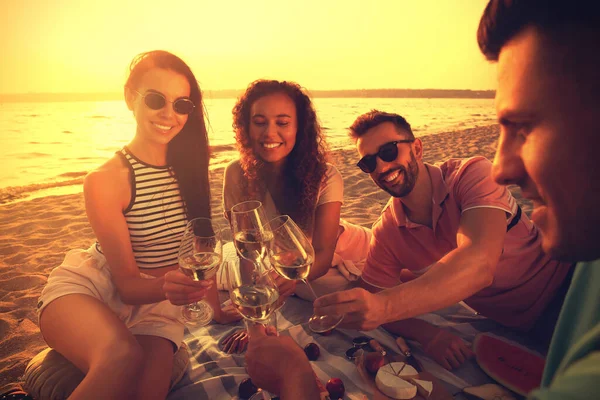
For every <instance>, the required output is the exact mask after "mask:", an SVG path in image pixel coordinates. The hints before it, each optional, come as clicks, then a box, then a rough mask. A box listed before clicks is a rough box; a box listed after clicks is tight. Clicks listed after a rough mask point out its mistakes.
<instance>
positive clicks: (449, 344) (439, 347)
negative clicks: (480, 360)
mask: <svg viewBox="0 0 600 400" xmlns="http://www.w3.org/2000/svg"><path fill="white" fill-rule="evenodd" d="M421 344H422V345H423V350H425V352H426V353H427V354H429V355H430V356H431V357H433V359H434V360H435V361H437V362H438V363H439V364H440V365H441V366H442V367H444V368H446V369H447V370H452V369H454V368H458V367H460V366H461V365H462V364H463V363H464V362H465V360H468V359H470V358H473V355H474V353H473V351H472V350H471V349H470V348H469V346H468V345H467V343H465V342H464V341H463V340H462V339H461V338H460V337H458V336H456V335H455V334H453V333H450V332H448V331H445V330H443V329H439V331H438V332H437V334H435V336H433V337H432V338H431V339H428V340H423V342H422V343H421Z"/></svg>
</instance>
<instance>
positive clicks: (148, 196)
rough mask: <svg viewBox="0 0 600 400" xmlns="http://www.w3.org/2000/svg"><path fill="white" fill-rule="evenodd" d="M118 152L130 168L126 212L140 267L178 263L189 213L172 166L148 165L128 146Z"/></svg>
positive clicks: (135, 254)
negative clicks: (186, 210)
mask: <svg viewBox="0 0 600 400" xmlns="http://www.w3.org/2000/svg"><path fill="white" fill-rule="evenodd" d="M117 154H118V155H120V156H121V157H122V158H123V159H124V160H125V161H127V163H128V164H129V167H130V168H131V179H132V182H131V202H130V203H129V205H128V206H127V208H126V209H125V211H124V212H123V215H125V220H126V221H127V226H128V227H129V236H130V239H131V247H132V249H133V255H134V257H135V261H136V262H137V265H138V267H140V268H160V267H166V266H169V265H174V264H177V262H178V260H177V253H178V250H179V243H180V241H181V237H182V236H183V231H184V229H185V225H186V223H187V216H186V212H185V206H184V203H183V199H182V198H181V193H180V192H179V185H178V183H177V179H176V178H175V175H174V174H173V171H172V169H171V167H169V166H164V167H156V166H153V165H149V164H146V163H144V162H143V161H141V160H140V159H138V158H137V157H136V156H135V155H133V154H132V153H131V152H130V151H129V149H128V148H127V147H124V148H123V149H121V151H119V152H117Z"/></svg>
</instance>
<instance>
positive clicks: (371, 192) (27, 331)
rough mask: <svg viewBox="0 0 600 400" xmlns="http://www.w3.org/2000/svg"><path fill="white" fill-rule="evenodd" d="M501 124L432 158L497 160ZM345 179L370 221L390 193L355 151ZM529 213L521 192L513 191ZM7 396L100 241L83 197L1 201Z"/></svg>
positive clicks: (445, 137) (452, 135)
mask: <svg viewBox="0 0 600 400" xmlns="http://www.w3.org/2000/svg"><path fill="white" fill-rule="evenodd" d="M497 136H498V126H497V125H492V126H487V127H478V128H473V129H467V130H462V131H456V132H447V133H441V134H436V135H429V136H424V137H422V138H421V139H422V140H423V143H424V148H425V155H424V158H425V161H426V162H429V163H435V162H439V161H443V160H446V159H448V158H451V157H470V156H475V155H483V156H485V157H488V158H489V159H490V160H491V159H492V158H493V155H494V151H495V147H496V140H497ZM331 159H332V162H333V163H334V164H335V165H336V166H337V167H338V169H339V170H340V172H341V174H342V176H343V177H344V184H345V204H344V206H343V207H342V217H343V218H345V219H347V220H349V221H351V222H354V223H357V224H361V225H364V226H370V225H371V224H372V223H373V222H374V221H375V220H376V218H377V216H378V215H379V213H380V211H381V209H382V207H383V205H385V203H386V202H387V200H388V198H389V195H387V194H386V193H385V192H383V191H382V190H380V189H379V188H378V187H376V186H375V184H374V183H373V182H372V181H371V180H370V178H369V177H368V175H366V174H364V173H362V172H361V171H360V170H359V169H358V168H357V167H356V166H355V163H356V161H357V160H356V159H357V155H356V152H355V151H354V150H342V151H337V152H335V153H332V155H331ZM222 176H223V169H218V170H214V171H212V175H211V184H212V206H213V214H214V215H215V216H216V217H217V216H218V217H219V218H222V217H221V216H222V209H221V190H222ZM511 191H512V192H513V194H514V195H515V197H517V200H518V201H519V203H520V204H521V205H522V206H523V208H524V211H525V212H526V213H528V214H529V213H530V210H531V205H530V204H524V202H523V200H522V198H521V196H520V193H519V192H518V189H514V188H511ZM0 225H1V226H2V230H1V233H0V393H1V392H2V391H4V390H6V389H7V388H8V387H11V386H12V384H13V383H15V382H18V380H19V378H20V376H21V375H22V374H23V371H24V370H25V366H26V365H27V363H28V362H29V360H30V359H31V358H32V357H33V356H34V355H35V354H37V353H38V352H39V351H41V350H42V349H43V348H45V347H46V344H45V343H44V341H43V339H42V336H41V334H40V332H39V329H38V326H37V314H36V311H35V307H36V303H37V299H38V296H39V295H40V293H41V290H42V288H43V287H44V285H45V283H46V280H47V277H48V274H49V273H50V271H51V270H52V269H53V268H54V267H56V266H57V265H59V264H60V263H61V262H62V260H63V257H64V255H65V253H66V252H67V251H68V250H70V249H74V248H87V247H88V246H89V245H90V244H91V243H92V242H93V241H94V234H93V232H92V229H91V228H90V226H89V224H88V222H87V217H86V214H85V209H84V202H83V195H82V194H75V195H66V196H48V197H44V198H38V199H34V200H31V201H24V202H20V203H15V204H9V205H4V206H0Z"/></svg>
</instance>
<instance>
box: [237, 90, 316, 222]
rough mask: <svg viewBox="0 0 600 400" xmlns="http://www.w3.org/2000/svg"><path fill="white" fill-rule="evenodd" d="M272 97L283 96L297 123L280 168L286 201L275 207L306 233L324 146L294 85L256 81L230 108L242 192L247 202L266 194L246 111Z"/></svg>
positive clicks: (262, 165) (304, 95) (307, 104)
mask: <svg viewBox="0 0 600 400" xmlns="http://www.w3.org/2000/svg"><path fill="white" fill-rule="evenodd" d="M274 93H283V94H285V95H287V96H288V97H289V98H290V99H291V100H292V101H293V102H294V104H295V105H296V116H297V119H298V131H297V132H296V144H295V145H294V148H293V149H292V151H291V152H290V154H289V155H288V156H287V159H286V162H285V164H284V167H283V168H284V171H283V175H282V176H283V177H284V178H285V183H284V184H285V190H284V193H285V194H286V201H285V204H276V206H277V209H278V210H279V211H280V212H282V213H284V214H288V215H290V216H291V217H292V218H293V219H294V220H295V221H296V222H297V223H298V224H299V225H300V226H301V227H302V228H303V229H304V230H305V231H308V232H310V231H311V230H312V218H313V214H314V211H315V205H316V201H317V196H318V194H319V189H320V186H321V184H322V181H323V177H324V175H325V172H326V171H327V165H326V162H327V144H326V142H325V139H324V137H323V134H322V133H321V126H320V125H319V121H318V120H317V114H316V112H315V109H314V107H313V105H312V102H311V100H310V97H309V96H308V94H307V93H306V92H305V91H304V90H303V89H302V87H300V85H298V84H297V83H294V82H286V81H282V82H281V81H275V80H262V79H259V80H257V81H254V82H252V83H251V84H250V85H249V86H248V88H247V89H246V92H245V93H244V94H243V95H242V96H241V97H240V98H239V99H238V101H237V103H236V105H235V107H234V108H233V129H234V130H235V138H236V142H237V147H238V150H239V152H240V164H241V167H242V170H243V172H244V176H245V177H246V180H247V183H246V184H247V188H245V189H246V191H247V194H248V197H249V198H252V197H254V198H256V197H257V196H260V195H262V194H263V193H265V191H266V184H265V179H266V176H265V170H266V168H265V167H266V163H265V162H264V161H263V160H261V159H260V157H257V155H256V154H255V153H254V151H253V149H252V144H251V141H250V135H249V132H250V117H251V115H250V109H251V107H252V104H254V102H255V101H256V100H258V99H259V98H261V97H264V96H267V95H270V94H274Z"/></svg>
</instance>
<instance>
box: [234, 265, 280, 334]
mask: <svg viewBox="0 0 600 400" xmlns="http://www.w3.org/2000/svg"><path fill="white" fill-rule="evenodd" d="M226 273H227V281H228V284H229V285H228V287H229V297H230V298H231V302H232V303H233V305H234V307H235V308H236V309H237V310H238V312H239V313H240V314H241V315H242V316H243V317H244V318H245V319H246V320H249V321H252V322H258V323H261V322H264V321H265V320H267V319H268V318H269V317H270V316H271V314H272V313H273V311H275V310H276V308H277V300H278V299H279V291H278V290H277V286H276V285H275V282H274V281H273V279H271V277H270V276H269V273H268V272H267V271H262V269H261V268H260V267H259V266H258V264H254V263H229V265H228V267H227V270H226Z"/></svg>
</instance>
